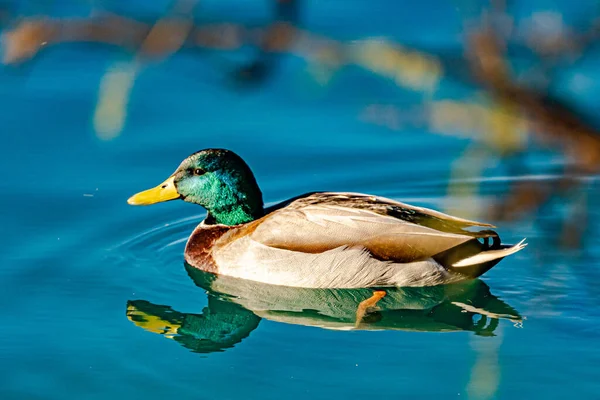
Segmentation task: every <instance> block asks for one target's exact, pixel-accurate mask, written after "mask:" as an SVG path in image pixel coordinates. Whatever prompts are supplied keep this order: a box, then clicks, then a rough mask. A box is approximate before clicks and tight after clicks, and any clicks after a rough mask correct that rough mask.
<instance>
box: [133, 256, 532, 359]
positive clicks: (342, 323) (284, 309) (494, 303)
mask: <svg viewBox="0 0 600 400" xmlns="http://www.w3.org/2000/svg"><path fill="white" fill-rule="evenodd" d="M185 267H186V270H187V272H188V274H189V276H190V277H191V278H192V280H193V281H194V283H195V284H196V285H197V286H199V287H200V288H202V289H205V290H206V291H207V292H208V305H207V307H205V308H204V309H203V310H202V312H201V313H200V314H193V313H181V312H178V311H176V310H173V309H172V308H171V307H170V306H168V305H158V304H153V303H151V302H149V301H146V300H130V301H128V302H127V318H128V319H129V320H130V321H131V322H133V323H134V324H135V325H137V326H139V327H140V328H143V329H145V330H147V331H149V332H153V333H157V334H160V335H163V336H165V337H167V338H169V339H173V340H175V341H177V342H179V343H180V344H181V345H182V346H184V347H186V348H188V349H190V350H192V351H193V352H198V353H211V352H218V351H224V350H226V349H228V348H231V347H233V346H235V345H236V344H238V343H240V342H241V341H242V340H243V339H244V338H246V337H248V336H249V335H250V333H251V332H252V331H253V330H255V329H256V328H257V327H258V325H259V323H260V320H261V319H263V318H264V319H267V320H270V321H275V322H280V323H287V324H294V325H302V326H312V327H319V328H323V329H332V330H344V331H346V330H371V331H377V330H379V331H381V330H399V331H410V332H457V331H470V332H473V333H475V334H476V335H478V336H494V335H495V334H494V331H495V330H496V328H497V327H498V324H499V320H500V319H508V320H510V321H512V322H513V323H514V324H515V325H517V326H520V325H521V324H522V317H521V315H520V314H519V313H518V312H517V311H516V310H515V309H514V308H512V307H511V306H509V305H508V304H506V303H504V302H503V301H502V300H500V299H499V298H498V297H496V296H494V295H493V294H492V293H491V292H490V288H489V287H488V285H487V284H485V283H484V282H483V281H481V280H479V279H476V280H472V281H467V282H461V283H456V284H451V285H444V286H436V287H428V288H393V289H386V292H387V294H386V296H385V297H383V299H381V300H380V301H379V302H378V303H377V305H376V306H375V307H371V308H369V309H368V310H367V313H366V315H365V316H364V317H363V318H362V319H360V320H358V321H357V309H358V306H359V304H360V303H361V302H362V301H364V300H366V299H368V298H369V297H371V295H372V294H373V291H372V290H370V289H305V288H292V287H284V286H273V285H267V284H263V283H259V282H253V281H247V280H241V279H236V278H231V277H226V276H215V275H212V274H210V273H207V272H203V271H200V270H197V269H195V268H193V267H191V266H189V265H187V264H186V266H185Z"/></svg>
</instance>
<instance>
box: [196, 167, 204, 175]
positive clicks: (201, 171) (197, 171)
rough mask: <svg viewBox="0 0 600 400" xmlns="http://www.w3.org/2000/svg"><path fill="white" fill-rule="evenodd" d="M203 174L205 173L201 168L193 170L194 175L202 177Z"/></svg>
mask: <svg viewBox="0 0 600 400" xmlns="http://www.w3.org/2000/svg"><path fill="white" fill-rule="evenodd" d="M205 173H206V171H205V170H203V169H201V168H196V169H195V170H194V175H204V174H205Z"/></svg>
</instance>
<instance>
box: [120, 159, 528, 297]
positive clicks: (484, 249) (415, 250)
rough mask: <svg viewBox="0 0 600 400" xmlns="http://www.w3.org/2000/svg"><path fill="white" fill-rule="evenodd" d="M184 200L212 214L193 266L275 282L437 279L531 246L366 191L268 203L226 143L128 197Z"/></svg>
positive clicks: (197, 235)
mask: <svg viewBox="0 0 600 400" xmlns="http://www.w3.org/2000/svg"><path fill="white" fill-rule="evenodd" d="M175 199H182V200H184V201H186V202H189V203H194V204H198V205H201V206H202V207H204V208H205V209H206V210H207V212H208V214H207V216H206V218H205V219H204V220H203V221H202V222H201V223H200V224H199V225H198V226H197V227H196V229H195V230H194V231H193V233H192V234H191V236H190V237H189V239H188V241H187V244H186V247H185V252H184V258H185V261H186V262H187V263H188V264H190V265H192V266H193V267H195V268H198V269H201V270H204V271H207V272H211V273H213V274H218V275H226V276H231V277H234V278H241V279H246V280H252V281H257V282H262V283H268V284H273V285H283V286H292V287H305V288H370V287H393V286H397V287H403V286H435V285H439V284H446V283H450V282H455V281H460V280H465V279H471V278H474V277H477V276H480V275H482V274H483V273H485V272H486V271H488V270H489V269H490V268H492V267H493V266H494V265H496V264H497V263H498V262H499V261H500V260H501V259H503V258H504V257H506V256H508V255H511V254H514V253H516V252H517V251H519V250H521V249H523V247H525V243H524V240H523V241H521V242H520V243H518V244H516V245H513V246H511V245H504V244H501V242H500V238H499V236H498V234H497V233H496V232H494V231H493V230H491V228H494V227H493V226H492V225H490V224H486V223H481V222H475V221H469V220H466V219H462V218H458V217H453V216H450V215H446V214H443V213H440V212H437V211H434V210H430V209H426V208H422V207H415V206H411V205H408V204H404V203H400V202H398V201H395V200H390V199H387V198H383V197H378V196H372V195H367V194H360V193H333V192H312V193H307V194H304V195H301V196H298V197H295V198H292V199H289V200H286V201H284V202H282V203H279V204H277V205H274V206H272V207H269V208H265V207H264V205H263V198H262V193H261V190H260V188H259V186H258V184H257V182H256V179H255V177H254V174H253V173H252V171H251V170H250V168H249V167H248V165H247V164H246V163H245V162H244V160H242V158H241V157H240V156H238V155H237V154H235V153H234V152H232V151H230V150H224V149H206V150H201V151H198V152H196V153H194V154H192V155H190V156H189V157H187V158H186V159H185V160H183V162H182V163H181V164H180V165H179V167H178V168H177V170H175V172H174V173H173V174H172V175H171V176H170V177H169V178H168V179H167V180H166V181H164V182H163V183H161V184H160V185H158V186H156V187H155V188H152V189H149V190H146V191H143V192H140V193H137V194H135V195H134V196H132V197H131V198H129V200H128V203H129V204H131V205H149V204H154V203H159V202H165V201H170V200H175ZM472 227H478V228H479V230H468V228H472Z"/></svg>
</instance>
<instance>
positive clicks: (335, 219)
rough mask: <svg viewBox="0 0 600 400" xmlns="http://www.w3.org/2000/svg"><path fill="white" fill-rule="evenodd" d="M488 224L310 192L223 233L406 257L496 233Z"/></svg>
mask: <svg viewBox="0 0 600 400" xmlns="http://www.w3.org/2000/svg"><path fill="white" fill-rule="evenodd" d="M471 226H481V227H491V225H489V224H483V223H479V222H475V221H468V220H465V219H461V218H456V217H452V216H449V215H446V214H442V213H439V212H436V211H433V210H428V209H425V208H420V207H413V206H410V205H407V204H403V203H399V202H396V201H393V200H389V199H384V198H380V197H374V196H368V195H362V194H354V193H314V194H310V195H307V196H305V197H301V198H298V199H296V200H294V201H292V202H290V203H288V204H287V205H285V206H284V207H282V208H279V209H276V210H275V211H272V212H271V213H269V214H268V215H266V216H265V217H263V218H261V219H260V220H257V221H255V222H253V223H250V224H248V225H246V226H244V227H242V228H240V229H236V230H235V231H232V232H231V235H226V236H227V237H223V239H224V240H226V241H230V240H235V238H239V237H240V236H248V237H249V238H250V239H252V240H253V241H255V242H258V243H260V244H262V245H265V246H268V247H272V248H278V249H286V250H291V251H297V252H303V253H313V254H314V253H322V252H325V251H327V250H332V249H335V248H339V247H342V246H350V247H354V246H355V247H361V248H364V249H366V250H368V251H369V252H370V253H371V255H372V256H374V257H375V258H378V259H380V260H389V261H394V262H411V261H418V260H424V259H427V258H430V257H433V256H435V255H439V254H443V253H444V252H445V251H447V250H449V249H453V248H455V247H457V246H460V245H463V244H465V243H470V244H469V245H467V247H472V246H476V247H477V249H472V250H471V251H469V253H471V252H472V251H473V250H475V253H476V252H477V250H479V251H480V249H481V247H482V246H483V245H482V244H481V243H479V242H478V241H477V239H476V238H487V237H497V234H496V233H495V232H493V231H489V230H486V231H479V232H470V231H467V230H466V229H465V228H467V227H471Z"/></svg>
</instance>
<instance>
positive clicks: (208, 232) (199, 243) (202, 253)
mask: <svg viewBox="0 0 600 400" xmlns="http://www.w3.org/2000/svg"><path fill="white" fill-rule="evenodd" d="M230 229H231V227H230V226H223V225H198V226H197V227H196V229H194V232H192V235H191V236H190V238H189V239H188V242H187V244H186V246H185V253H184V257H185V261H186V262H187V263H188V264H190V265H191V266H193V267H195V268H198V269H201V270H203V271H206V272H211V273H213V274H217V273H219V271H218V267H217V264H216V263H215V261H214V259H213V257H212V254H211V253H212V247H213V245H214V244H215V242H216V241H217V240H218V239H219V238H220V237H221V236H223V235H224V234H225V233H226V232H227V231H229V230H230Z"/></svg>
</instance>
